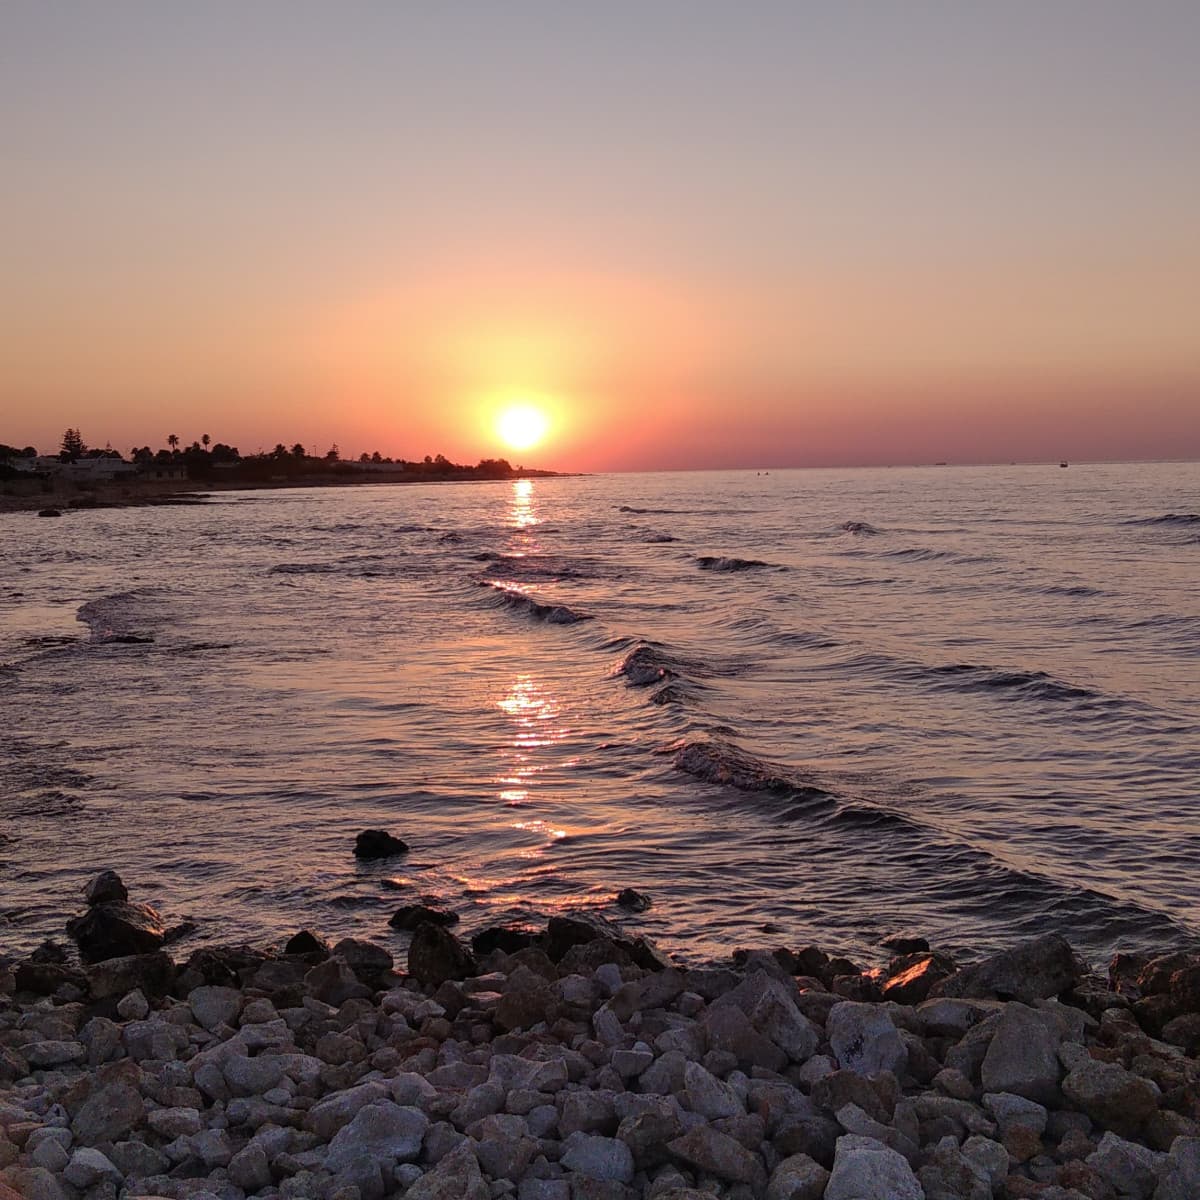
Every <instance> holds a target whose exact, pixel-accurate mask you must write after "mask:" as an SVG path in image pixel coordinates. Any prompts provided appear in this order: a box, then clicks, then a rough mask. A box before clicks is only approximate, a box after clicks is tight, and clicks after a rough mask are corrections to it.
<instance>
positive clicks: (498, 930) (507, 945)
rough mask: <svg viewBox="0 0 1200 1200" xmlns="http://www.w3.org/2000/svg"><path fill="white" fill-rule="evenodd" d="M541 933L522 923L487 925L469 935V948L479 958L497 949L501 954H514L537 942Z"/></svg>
mask: <svg viewBox="0 0 1200 1200" xmlns="http://www.w3.org/2000/svg"><path fill="white" fill-rule="evenodd" d="M540 936H541V935H540V934H539V933H538V932H537V930H536V929H527V928H525V927H524V926H522V925H489V926H488V927H487V928H486V929H481V930H480V931H479V932H478V933H476V934H474V935H472V937H471V949H472V950H473V951H474V952H475V953H476V954H478V955H479V956H480V957H481V958H483V957H484V956H485V955H488V954H491V953H492V952H493V951H494V950H499V951H500V952H501V953H503V954H516V953H518V952H519V951H521V950H527V949H529V948H530V947H531V946H535V945H536V944H537V941H538V938H539V937H540Z"/></svg>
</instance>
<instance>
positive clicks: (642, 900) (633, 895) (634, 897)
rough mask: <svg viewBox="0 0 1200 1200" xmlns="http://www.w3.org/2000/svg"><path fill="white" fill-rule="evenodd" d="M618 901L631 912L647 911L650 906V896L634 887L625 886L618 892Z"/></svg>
mask: <svg viewBox="0 0 1200 1200" xmlns="http://www.w3.org/2000/svg"><path fill="white" fill-rule="evenodd" d="M617 903H618V904H619V905H620V906H621V907H622V908H627V909H629V911H630V912H645V911H646V909H648V908H649V907H650V897H649V896H647V895H646V893H645V892H639V891H637V890H636V889H634V888H625V889H623V890H622V891H620V892H618V893H617Z"/></svg>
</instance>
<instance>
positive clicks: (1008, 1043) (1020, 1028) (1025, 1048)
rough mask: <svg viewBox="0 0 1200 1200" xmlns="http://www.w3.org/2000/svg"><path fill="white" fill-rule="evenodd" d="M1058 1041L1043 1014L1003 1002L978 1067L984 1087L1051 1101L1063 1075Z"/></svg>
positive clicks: (1032, 1098)
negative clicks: (1002, 1009)
mask: <svg viewBox="0 0 1200 1200" xmlns="http://www.w3.org/2000/svg"><path fill="white" fill-rule="evenodd" d="M1061 1040H1062V1035H1061V1032H1058V1031H1056V1030H1055V1029H1054V1028H1053V1025H1052V1022H1051V1021H1050V1019H1049V1018H1048V1017H1047V1016H1046V1014H1044V1013H1041V1012H1038V1011H1036V1010H1035V1009H1032V1008H1029V1007H1027V1006H1026V1005H1024V1004H1018V1003H1012V1004H1006V1005H1005V1006H1004V1011H1003V1012H1002V1013H1001V1014H1000V1020H999V1022H998V1023H997V1025H996V1031H995V1033H994V1034H993V1035H992V1040H991V1042H990V1043H989V1045H988V1048H987V1053H986V1054H985V1055H984V1059H983V1065H982V1067H981V1069H980V1070H981V1079H982V1081H983V1087H984V1089H985V1090H986V1091H988V1092H1012V1093H1013V1094H1014V1095H1017V1096H1024V1097H1026V1098H1027V1099H1029V1100H1036V1101H1038V1102H1039V1103H1042V1104H1048V1103H1052V1102H1053V1101H1054V1100H1055V1098H1056V1097H1057V1096H1058V1081H1059V1079H1060V1078H1061V1077H1062V1068H1061V1066H1060V1065H1059V1061H1058V1045H1059V1042H1060V1041H1061Z"/></svg>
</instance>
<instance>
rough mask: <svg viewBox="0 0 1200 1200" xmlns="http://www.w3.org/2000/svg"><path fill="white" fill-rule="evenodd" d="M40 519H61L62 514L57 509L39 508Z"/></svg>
mask: <svg viewBox="0 0 1200 1200" xmlns="http://www.w3.org/2000/svg"><path fill="white" fill-rule="evenodd" d="M38 516H39V517H61V516H62V512H61V511H60V510H59V509H57V508H39V509H38Z"/></svg>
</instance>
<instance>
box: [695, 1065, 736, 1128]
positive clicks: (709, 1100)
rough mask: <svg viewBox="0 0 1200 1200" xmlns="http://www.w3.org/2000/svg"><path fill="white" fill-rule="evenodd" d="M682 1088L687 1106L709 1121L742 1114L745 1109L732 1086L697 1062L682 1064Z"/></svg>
mask: <svg viewBox="0 0 1200 1200" xmlns="http://www.w3.org/2000/svg"><path fill="white" fill-rule="evenodd" d="M683 1090H684V1096H685V1098H686V1100H687V1106H688V1108H689V1109H691V1111H692V1112H694V1113H699V1114H700V1115H701V1116H702V1117H706V1118H707V1119H708V1120H710V1121H715V1120H718V1119H719V1118H721V1117H738V1116H742V1115H743V1114H744V1113H745V1111H746V1106H745V1105H744V1104H743V1103H742V1101H741V1100H740V1099H739V1098H738V1095H737V1093H736V1092H735V1091H734V1090H733V1088H731V1087H730V1086H729V1084H727V1083H723V1082H722V1081H721V1080H719V1079H718V1078H717V1077H716V1076H715V1075H712V1074H710V1073H709V1072H708V1071H706V1070H705V1069H704V1068H703V1067H702V1066H701V1065H700V1064H699V1063H697V1062H688V1063H685V1064H684V1067H683Z"/></svg>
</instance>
